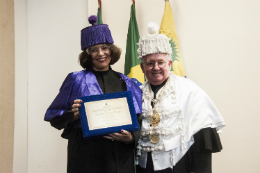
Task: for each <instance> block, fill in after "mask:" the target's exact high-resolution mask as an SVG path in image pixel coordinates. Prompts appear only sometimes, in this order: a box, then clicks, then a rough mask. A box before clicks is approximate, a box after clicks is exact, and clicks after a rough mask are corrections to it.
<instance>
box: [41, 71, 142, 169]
mask: <svg viewBox="0 0 260 173" xmlns="http://www.w3.org/2000/svg"><path fill="white" fill-rule="evenodd" d="M110 70H111V69H110ZM111 71H112V70H111ZM115 73H116V72H114V71H113V72H110V73H109V74H112V75H114V74H115ZM117 75H118V76H119V77H120V78H121V79H122V80H123V81H124V82H125V84H126V88H127V91H131V94H132V97H133V102H134V106H135V111H136V114H140V113H141V111H142V107H141V106H142V91H141V89H140V88H139V87H138V85H137V84H136V83H135V82H133V81H132V80H131V79H130V78H128V77H127V76H125V75H123V74H121V73H117ZM98 94H103V92H102V90H101V88H100V86H99V83H98V82H97V78H96V76H95V75H94V73H93V71H92V70H82V71H80V72H72V73H70V74H69V75H68V76H67V78H66V79H65V81H64V82H63V84H62V86H61V88H60V92H59V94H58V95H57V96H56V98H55V99H54V101H53V102H52V104H51V105H50V107H49V108H48V109H47V112H46V114H45V118H44V120H45V121H51V120H52V119H53V118H55V117H59V116H65V114H66V113H67V112H68V111H70V110H71V106H72V104H73V102H74V100H75V99H76V98H77V97H81V96H89V95H98ZM62 137H64V138H67V139H69V142H68V165H67V166H68V173H72V172H75V171H76V172H79V173H81V172H82V173H85V172H100V171H102V172H134V166H133V164H134V154H133V153H134V152H133V149H134V144H125V143H122V142H117V141H111V140H107V139H104V138H103V137H97V138H91V139H89V140H83V134H82V129H81V124H80V121H76V122H73V123H71V124H68V125H67V126H66V127H65V129H64V131H63V134H62ZM135 140H138V139H135Z"/></svg>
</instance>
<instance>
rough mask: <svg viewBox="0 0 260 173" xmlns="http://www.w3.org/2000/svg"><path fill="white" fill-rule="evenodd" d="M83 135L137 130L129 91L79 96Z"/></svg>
mask: <svg viewBox="0 0 260 173" xmlns="http://www.w3.org/2000/svg"><path fill="white" fill-rule="evenodd" d="M78 99H81V100H82V101H83V102H82V103H81V107H80V109H79V112H80V119H81V125H82V130H83V137H84V138H87V137H91V136H100V135H106V134H111V133H115V132H120V131H121V130H122V129H124V130H127V131H137V130H139V124H138V120H137V116H136V113H135V108H134V104H133V99H132V95H131V92H130V91H125V92H117V93H109V94H102V95H92V96H85V97H79V98H78Z"/></svg>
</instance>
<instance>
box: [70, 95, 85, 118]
mask: <svg viewBox="0 0 260 173" xmlns="http://www.w3.org/2000/svg"><path fill="white" fill-rule="evenodd" d="M81 103H82V100H79V99H77V100H74V104H73V105H72V109H71V111H72V112H73V113H74V117H73V119H72V121H75V120H78V119H79V107H80V106H81Z"/></svg>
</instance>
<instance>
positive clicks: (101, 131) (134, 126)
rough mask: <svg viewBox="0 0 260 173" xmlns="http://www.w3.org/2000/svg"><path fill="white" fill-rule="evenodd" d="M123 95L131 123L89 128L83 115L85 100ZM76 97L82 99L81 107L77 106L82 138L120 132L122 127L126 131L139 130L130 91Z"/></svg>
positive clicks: (90, 100) (106, 98)
mask: <svg viewBox="0 0 260 173" xmlns="http://www.w3.org/2000/svg"><path fill="white" fill-rule="evenodd" d="M124 97H126V99H127V103H128V107H129V111H130V114H131V118H132V124H130V125H123V126H115V127H108V128H104V129H95V130H89V126H88V120H87V116H85V115H86V110H85V106H84V103H85V102H92V101H99V100H108V99H116V98H124ZM78 99H80V100H82V103H81V107H80V108H79V112H80V120H81V125H82V131H83V137H84V138H88V137H92V136H101V135H106V134H111V133H116V132H120V131H121V130H122V129H124V130H127V131H137V130H139V124H138V120H137V115H136V112H135V107H134V103H133V98H132V94H131V91H124V92H116V93H108V94H101V95H92V96H85V97H79V98H78Z"/></svg>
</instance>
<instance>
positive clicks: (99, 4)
mask: <svg viewBox="0 0 260 173" xmlns="http://www.w3.org/2000/svg"><path fill="white" fill-rule="evenodd" d="M98 6H99V8H100V11H101V12H102V8H101V0H98Z"/></svg>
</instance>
